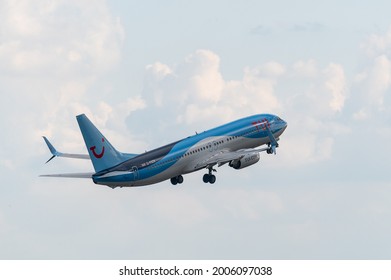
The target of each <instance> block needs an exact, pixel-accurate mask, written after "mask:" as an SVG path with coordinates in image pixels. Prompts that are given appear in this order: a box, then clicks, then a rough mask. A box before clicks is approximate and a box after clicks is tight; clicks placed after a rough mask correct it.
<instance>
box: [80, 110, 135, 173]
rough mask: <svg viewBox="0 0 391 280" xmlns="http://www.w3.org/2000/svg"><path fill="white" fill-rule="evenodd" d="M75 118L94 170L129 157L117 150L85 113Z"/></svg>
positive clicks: (112, 164)
mask: <svg viewBox="0 0 391 280" xmlns="http://www.w3.org/2000/svg"><path fill="white" fill-rule="evenodd" d="M76 119H77V122H78V123H79V127H80V131H81V134H82V135H83V138H84V142H85V144H86V147H87V150H88V153H89V154H90V158H91V161H92V164H93V165H94V169H95V172H99V171H102V170H105V169H107V168H110V167H113V166H115V165H117V164H120V163H121V162H124V161H125V160H127V159H129V158H130V155H128V154H123V153H120V152H118V151H117V150H116V149H115V148H114V147H113V146H112V145H111V144H110V142H109V141H108V140H107V139H106V137H104V136H103V134H102V133H101V132H100V131H99V130H98V129H97V128H96V127H95V126H94V124H93V123H92V122H91V121H90V120H89V119H88V118H87V117H86V115H84V114H82V115H79V116H76Z"/></svg>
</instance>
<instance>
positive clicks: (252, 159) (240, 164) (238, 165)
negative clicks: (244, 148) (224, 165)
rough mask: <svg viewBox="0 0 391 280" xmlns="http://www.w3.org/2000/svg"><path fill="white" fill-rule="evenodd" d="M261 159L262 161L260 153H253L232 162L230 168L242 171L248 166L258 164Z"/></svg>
mask: <svg viewBox="0 0 391 280" xmlns="http://www.w3.org/2000/svg"><path fill="white" fill-rule="evenodd" d="M259 159H260V155H259V153H251V154H247V155H245V156H244V157H242V158H241V159H235V160H231V162H230V163H229V166H231V167H232V168H234V169H242V168H245V167H247V166H250V165H253V164H255V163H257V162H258V161H259Z"/></svg>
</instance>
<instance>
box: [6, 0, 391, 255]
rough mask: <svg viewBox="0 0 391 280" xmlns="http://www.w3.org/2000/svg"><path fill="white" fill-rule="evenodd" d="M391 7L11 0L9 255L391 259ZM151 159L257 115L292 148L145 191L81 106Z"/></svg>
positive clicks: (116, 139)
mask: <svg viewBox="0 0 391 280" xmlns="http://www.w3.org/2000/svg"><path fill="white" fill-rule="evenodd" d="M390 10H391V3H390V2H389V1H380V0H374V1H360V2H356V1H342V2H341V1H335V0H331V1H321V2H320V1H316V2H314V1H306V0H299V1H294V2H293V1H251V0H248V1H233V0H232V1H221V0H215V1H204V0H197V1H174V0H168V1H150V0H147V1H119V0H113V1H104V0H96V1H91V0H77V1H76V0H66V1H65V0H57V1H48V0H37V1H27V0H21V1H11V0H0V23H1V24H0V114H1V118H0V130H1V131H2V137H1V145H2V147H3V148H2V149H1V150H0V176H1V180H2V182H1V188H0V259H390V258H391V242H390V238H389V237H390V236H391V223H390V221H391V179H390V171H389V170H391V164H390V158H391V147H390V145H389V143H388V142H389V140H390V139H391V97H390V94H391V19H390V17H389V11H390ZM81 113H85V114H86V115H87V116H88V117H89V118H90V119H91V120H92V121H93V122H94V123H95V124H96V126H97V127H98V128H99V129H100V130H101V131H102V132H103V133H104V134H105V136H106V137H107V138H108V139H109V140H110V142H111V143H112V144H113V145H114V146H115V147H116V148H117V149H118V150H120V151H123V152H128V153H142V152H143V151H145V150H150V149H153V148H156V147H158V146H162V145H165V144H167V143H170V142H173V141H176V140H178V139H181V138H184V137H187V136H189V135H193V134H194V133H195V132H198V131H203V130H207V129H210V128H212V127H214V126H217V125H220V124H224V123H225V122H229V121H233V120H235V119H238V118H241V117H245V116H248V115H252V114H258V113H272V114H276V115H278V116H280V117H281V118H283V119H284V120H285V121H287V122H288V128H287V130H286V131H285V132H284V134H283V135H282V137H281V139H280V142H279V143H280V147H279V148H278V150H277V155H267V154H262V155H261V160H260V162H259V163H258V164H256V165H253V166H250V167H248V168H245V169H242V170H234V169H232V168H229V167H228V166H223V167H221V168H219V169H218V172H217V173H216V175H217V181H216V183H215V184H214V185H210V184H204V183H203V182H202V175H203V174H204V172H202V171H199V172H196V173H192V174H188V175H185V176H184V183H183V184H182V185H180V186H172V185H171V184H170V182H169V181H165V182H161V183H159V184H156V185H153V186H148V187H141V188H122V189H120V188H117V189H114V190H112V189H110V188H107V187H104V186H98V185H95V184H94V183H93V182H92V181H89V180H83V179H60V178H42V177H39V175H40V174H50V173H67V172H89V171H92V170H93V168H92V165H91V163H90V162H88V161H81V160H75V159H54V160H52V161H51V162H50V163H48V164H45V161H46V160H47V159H48V158H49V157H50V153H49V150H48V149H47V147H46V145H45V143H44V141H43V140H42V137H41V136H43V135H45V136H47V137H48V138H49V139H50V140H51V142H52V143H53V145H54V146H55V147H56V148H57V149H58V150H60V151H63V152H69V153H86V148H85V146H84V142H83V139H82V137H81V134H80V132H79V128H78V126H77V122H76V119H75V116H76V115H78V114H81Z"/></svg>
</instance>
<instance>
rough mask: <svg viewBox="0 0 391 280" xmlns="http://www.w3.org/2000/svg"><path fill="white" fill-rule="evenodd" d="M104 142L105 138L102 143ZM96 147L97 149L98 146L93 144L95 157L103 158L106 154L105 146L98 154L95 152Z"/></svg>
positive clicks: (92, 149) (92, 150)
mask: <svg viewBox="0 0 391 280" xmlns="http://www.w3.org/2000/svg"><path fill="white" fill-rule="evenodd" d="M104 142H105V139H104V138H102V143H104ZM95 149H96V146H93V147H91V148H90V150H91V152H92V153H93V154H94V157H96V158H101V157H103V155H104V153H105V146H103V147H102V152H100V153H99V154H97V153H96V152H95Z"/></svg>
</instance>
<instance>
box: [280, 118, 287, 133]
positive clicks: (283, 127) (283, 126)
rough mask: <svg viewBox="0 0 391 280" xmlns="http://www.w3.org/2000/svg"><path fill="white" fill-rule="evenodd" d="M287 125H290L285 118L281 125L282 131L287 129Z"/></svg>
mask: <svg viewBox="0 0 391 280" xmlns="http://www.w3.org/2000/svg"><path fill="white" fill-rule="evenodd" d="M287 126H288V123H287V122H286V121H284V120H281V127H282V130H281V133H282V132H284V131H285V129H286V128H287Z"/></svg>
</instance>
